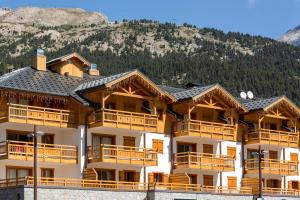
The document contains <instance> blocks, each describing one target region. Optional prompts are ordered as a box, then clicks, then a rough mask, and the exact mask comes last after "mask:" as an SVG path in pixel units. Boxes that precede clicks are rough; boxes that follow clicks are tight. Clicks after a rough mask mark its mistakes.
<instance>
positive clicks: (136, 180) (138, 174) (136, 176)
mask: <svg viewBox="0 0 300 200" xmlns="http://www.w3.org/2000/svg"><path fill="white" fill-rule="evenodd" d="M134 182H140V172H135V174H134Z"/></svg>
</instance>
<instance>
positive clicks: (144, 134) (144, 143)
mask: <svg viewBox="0 0 300 200" xmlns="http://www.w3.org/2000/svg"><path fill="white" fill-rule="evenodd" d="M143 139H144V141H143V146H144V149H146V133H145V132H144V133H143ZM144 151H145V150H144ZM146 175H147V173H146V166H145V165H144V184H146Z"/></svg>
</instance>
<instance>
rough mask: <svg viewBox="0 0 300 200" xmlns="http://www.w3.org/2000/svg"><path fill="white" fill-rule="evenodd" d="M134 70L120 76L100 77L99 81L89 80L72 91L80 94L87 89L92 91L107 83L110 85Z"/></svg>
mask: <svg viewBox="0 0 300 200" xmlns="http://www.w3.org/2000/svg"><path fill="white" fill-rule="evenodd" d="M134 71H135V70H131V71H127V72H123V73H120V74H115V75H112V76H108V77H102V78H100V79H96V80H91V81H88V82H85V83H82V84H80V85H79V86H78V87H77V88H76V89H75V90H74V91H75V92H81V91H83V90H88V89H92V88H95V87H102V86H104V85H105V84H107V83H110V82H112V81H114V80H117V79H119V78H121V77H123V76H126V75H128V74H130V73H131V72H134Z"/></svg>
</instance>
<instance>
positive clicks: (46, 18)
mask: <svg viewBox="0 0 300 200" xmlns="http://www.w3.org/2000/svg"><path fill="white" fill-rule="evenodd" d="M103 22H107V18H106V17H105V16H104V15H102V14H101V13H98V12H87V11H85V10H82V9H78V8H75V9H64V8H36V7H21V8H18V9H16V10H11V9H9V8H6V9H5V8H2V9H0V23H9V24H24V25H43V26H61V25H66V24H67V25H79V24H92V23H94V24H99V23H103Z"/></svg>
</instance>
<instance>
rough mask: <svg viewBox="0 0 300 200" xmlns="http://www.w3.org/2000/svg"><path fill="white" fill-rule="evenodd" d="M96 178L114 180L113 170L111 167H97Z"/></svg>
mask: <svg viewBox="0 0 300 200" xmlns="http://www.w3.org/2000/svg"><path fill="white" fill-rule="evenodd" d="M97 174H98V180H103V181H114V180H115V170H113V169H97Z"/></svg>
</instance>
